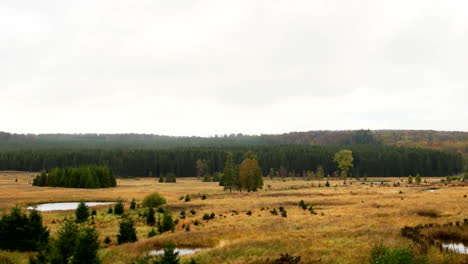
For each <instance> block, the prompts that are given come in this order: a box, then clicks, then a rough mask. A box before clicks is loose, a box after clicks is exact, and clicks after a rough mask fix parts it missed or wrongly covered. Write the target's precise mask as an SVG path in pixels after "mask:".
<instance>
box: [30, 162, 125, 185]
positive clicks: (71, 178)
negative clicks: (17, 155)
mask: <svg viewBox="0 0 468 264" xmlns="http://www.w3.org/2000/svg"><path fill="white" fill-rule="evenodd" d="M33 185H35V186H52V187H71V188H108V187H115V186H116V185H117V184H116V181H115V177H114V176H113V175H112V171H111V170H110V169H109V168H108V167H105V166H80V167H65V168H54V169H52V170H51V171H50V172H45V171H43V172H42V173H41V174H40V175H38V176H37V177H36V178H34V180H33Z"/></svg>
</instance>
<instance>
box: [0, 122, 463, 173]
mask: <svg viewBox="0 0 468 264" xmlns="http://www.w3.org/2000/svg"><path fill="white" fill-rule="evenodd" d="M418 135H420V136H418ZM428 140H430V141H431V142H433V143H434V144H436V143H435V142H439V143H440V144H439V145H437V146H442V145H451V146H454V145H456V146H458V147H459V148H456V149H448V151H441V150H434V148H435V149H440V147H434V146H436V145H434V144H433V147H431V146H426V145H427V144H428V143H427V142H429V141H428ZM405 142H410V143H411V144H409V143H408V144H406V143H405ZM418 142H419V143H418ZM421 142H423V143H421ZM449 142H452V143H451V144H449ZM454 142H455V143H456V144H455V143H454ZM457 142H458V143H457ZM467 142H468V133H465V132H436V131H403V130H402V131H396V130H395V131H391V130H382V131H369V130H357V131H311V132H294V133H288V134H281V135H260V136H244V135H230V136H222V137H210V138H203V137H169V136H157V135H139V134H122V135H98V134H77V135H65V134H63V135H60V134H56V135H52V134H51V135H16V134H8V133H0V170H25V171H41V170H46V171H50V170H51V169H53V168H56V167H66V166H81V165H89V164H95V165H102V166H109V167H110V168H111V169H112V171H113V173H115V174H116V175H117V176H154V177H157V176H159V175H160V174H167V173H175V174H176V176H177V177H190V176H195V175H196V174H197V171H196V170H197V168H196V163H197V161H199V160H203V161H206V163H207V165H208V168H207V170H208V173H210V174H215V173H216V172H222V171H223V168H224V163H225V160H226V153H227V152H232V153H233V157H234V161H235V162H236V164H240V163H241V162H242V160H243V155H244V153H245V152H247V151H253V152H255V153H256V154H257V157H258V161H259V164H260V166H261V168H262V171H263V174H264V175H267V174H269V173H270V171H271V169H273V171H275V172H282V174H286V175H288V176H298V175H299V176H302V175H304V174H305V172H306V171H315V170H316V169H317V168H318V167H320V166H321V167H323V170H324V173H325V175H334V173H336V171H338V169H337V167H336V164H335V163H334V162H333V155H334V154H335V153H336V152H337V151H339V150H340V149H343V148H346V149H350V150H352V152H353V156H354V166H353V168H352V170H351V171H350V173H351V175H352V176H355V177H363V176H369V177H374V176H375V177H390V176H394V177H395V176H408V175H410V174H412V175H416V174H418V173H419V174H421V175H423V176H446V175H452V174H456V173H459V172H462V171H463V170H464V168H465V167H464V166H465V165H464V163H466V162H464V159H465V158H464V153H468V151H467V148H466V147H462V146H465V145H466V144H467ZM406 145H409V146H411V147H406ZM420 145H421V146H426V147H428V148H433V149H424V148H420V147H421V146H420ZM465 160H466V159H465ZM276 174H277V173H276Z"/></svg>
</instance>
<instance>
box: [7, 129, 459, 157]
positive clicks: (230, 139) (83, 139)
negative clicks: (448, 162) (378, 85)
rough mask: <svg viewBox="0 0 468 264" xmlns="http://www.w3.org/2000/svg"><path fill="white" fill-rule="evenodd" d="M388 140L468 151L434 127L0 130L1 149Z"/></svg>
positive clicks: (455, 138)
mask: <svg viewBox="0 0 468 264" xmlns="http://www.w3.org/2000/svg"><path fill="white" fill-rule="evenodd" d="M286 144H300V145H352V144H385V145H395V146H407V147H423V148H431V149H440V150H447V151H452V152H457V151H459V152H461V153H464V154H468V132H448V131H432V130H373V131H370V130H341V131H307V132H291V133H285V134H278V135H267V134H263V135H257V136H255V135H254V136H251V135H242V134H231V135H223V136H215V137H171V136H161V135H149V134H41V135H34V134H27V135H22V134H10V133H6V132H0V150H1V149H3V150H5V149H38V148H41V149H43V148H82V149H96V148H98V149H106V148H107V149H108V148H117V147H118V148H132V149H135V148H137V149H138V148H144V149H163V148H173V147H200V146H252V145H257V146H258V145H286Z"/></svg>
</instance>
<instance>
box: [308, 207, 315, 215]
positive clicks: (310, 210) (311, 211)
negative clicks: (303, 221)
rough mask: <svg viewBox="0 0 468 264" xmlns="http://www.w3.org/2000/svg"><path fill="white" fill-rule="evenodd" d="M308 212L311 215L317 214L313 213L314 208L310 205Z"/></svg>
mask: <svg viewBox="0 0 468 264" xmlns="http://www.w3.org/2000/svg"><path fill="white" fill-rule="evenodd" d="M309 212H310V213H311V214H314V215H316V214H317V213H316V212H315V210H314V207H313V206H312V205H310V206H309Z"/></svg>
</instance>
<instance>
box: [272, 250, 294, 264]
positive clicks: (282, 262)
mask: <svg viewBox="0 0 468 264" xmlns="http://www.w3.org/2000/svg"><path fill="white" fill-rule="evenodd" d="M300 261H301V257H295V256H293V255H289V254H288V253H286V254H280V257H279V258H278V259H276V260H274V261H273V262H272V264H296V263H299V262H300Z"/></svg>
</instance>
